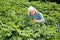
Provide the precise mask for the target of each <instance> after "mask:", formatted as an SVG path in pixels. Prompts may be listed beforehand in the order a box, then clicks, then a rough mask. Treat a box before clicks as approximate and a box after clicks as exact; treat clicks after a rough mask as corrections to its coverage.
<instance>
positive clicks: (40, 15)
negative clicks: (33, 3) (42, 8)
mask: <svg viewBox="0 0 60 40" xmlns="http://www.w3.org/2000/svg"><path fill="white" fill-rule="evenodd" d="M39 17H40V18H41V19H40V20H38V21H39V23H41V22H45V19H44V17H43V15H42V13H41V12H39Z"/></svg>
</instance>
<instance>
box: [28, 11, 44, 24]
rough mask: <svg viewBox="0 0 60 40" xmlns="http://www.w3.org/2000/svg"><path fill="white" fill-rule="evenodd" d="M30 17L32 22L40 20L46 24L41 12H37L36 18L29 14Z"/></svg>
mask: <svg viewBox="0 0 60 40" xmlns="http://www.w3.org/2000/svg"><path fill="white" fill-rule="evenodd" d="M28 16H29V18H31V19H32V20H33V19H37V20H39V23H41V22H45V20H44V17H43V15H42V13H41V12H37V13H36V14H35V15H34V16H31V15H30V14H29V15H28Z"/></svg>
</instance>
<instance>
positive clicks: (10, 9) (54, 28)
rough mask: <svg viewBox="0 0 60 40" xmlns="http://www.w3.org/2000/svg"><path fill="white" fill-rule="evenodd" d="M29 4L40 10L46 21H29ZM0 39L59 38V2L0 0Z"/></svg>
mask: <svg viewBox="0 0 60 40" xmlns="http://www.w3.org/2000/svg"><path fill="white" fill-rule="evenodd" d="M29 6H33V7H35V8H36V9H37V10H38V11H40V12H42V14H43V16H44V18H45V20H46V22H45V23H39V24H35V23H32V22H29V21H30V19H29V18H28V10H27V9H28V7H29ZM0 40H60V4H57V3H56V2H53V3H52V2H41V1H31V2H28V0H0Z"/></svg>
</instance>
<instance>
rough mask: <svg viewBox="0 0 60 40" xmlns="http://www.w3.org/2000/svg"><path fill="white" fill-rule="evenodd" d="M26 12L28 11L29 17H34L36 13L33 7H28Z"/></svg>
mask: <svg viewBox="0 0 60 40" xmlns="http://www.w3.org/2000/svg"><path fill="white" fill-rule="evenodd" d="M28 11H29V13H30V15H35V13H36V12H37V10H36V8H34V7H32V6H30V7H29V8H28Z"/></svg>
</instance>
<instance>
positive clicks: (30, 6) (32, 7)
mask: <svg viewBox="0 0 60 40" xmlns="http://www.w3.org/2000/svg"><path fill="white" fill-rule="evenodd" d="M31 9H34V10H35V11H36V12H37V10H36V8H34V7H32V6H30V7H29V8H28V11H30V10H31Z"/></svg>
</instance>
